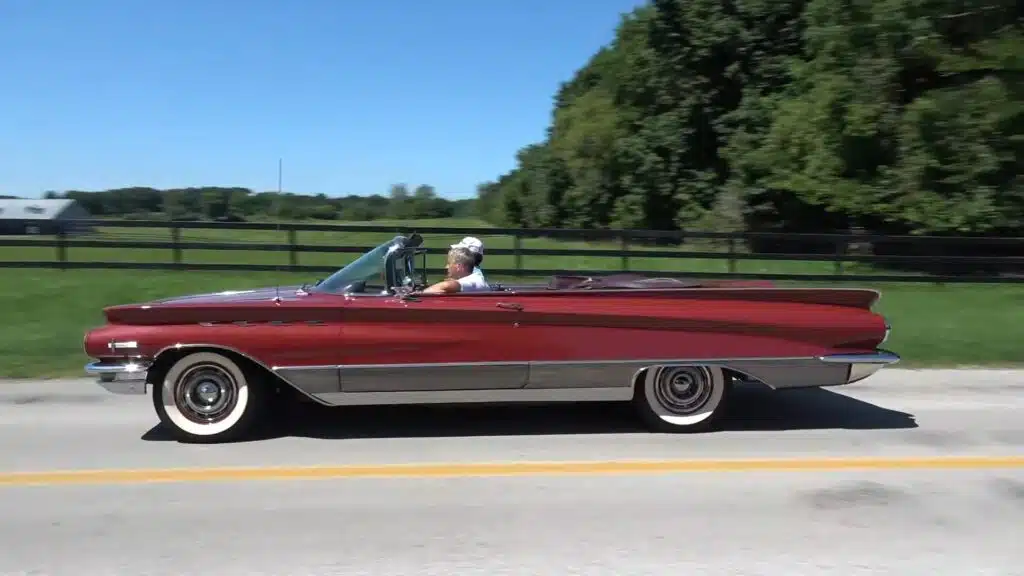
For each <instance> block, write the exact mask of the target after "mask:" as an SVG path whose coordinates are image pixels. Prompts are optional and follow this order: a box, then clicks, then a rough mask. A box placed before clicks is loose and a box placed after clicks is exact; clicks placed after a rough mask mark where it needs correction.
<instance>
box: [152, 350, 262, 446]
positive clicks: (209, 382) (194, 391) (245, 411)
mask: <svg viewBox="0 0 1024 576" xmlns="http://www.w3.org/2000/svg"><path fill="white" fill-rule="evenodd" d="M252 380H253V378H252V371H251V370H247V367H243V366H240V365H239V363H238V362H236V361H235V360H233V359H232V358H230V357H228V356H227V355H224V354H220V353H217V352H205V351H204V352H193V353H191V354H186V355H185V356H183V357H181V358H180V359H178V360H177V361H176V362H174V363H173V364H172V365H171V366H170V368H169V369H168V370H167V373H166V374H165V375H164V377H163V379H162V380H161V381H160V382H159V383H156V385H154V386H153V407H154V408H155V409H156V413H157V416H159V418H160V422H161V423H162V424H163V425H164V426H166V427H167V428H169V429H170V431H171V433H172V434H173V435H174V436H175V438H177V439H178V440H181V441H185V442H204V443H209V442H226V441H232V440H238V439H241V438H242V437H244V436H245V435H246V434H248V433H249V432H251V431H252V429H253V428H254V426H255V425H256V424H257V421H258V419H259V416H260V415H261V413H262V412H263V408H264V407H265V405H266V402H267V391H266V389H265V388H266V387H265V386H261V385H260V384H261V383H260V382H255V383H254V382H253V381H252Z"/></svg>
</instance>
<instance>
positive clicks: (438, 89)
mask: <svg viewBox="0 0 1024 576" xmlns="http://www.w3.org/2000/svg"><path fill="white" fill-rule="evenodd" d="M638 3H639V1H638V0H586V1H583V0H579V1H569V0H475V1H471V0H433V1H422V0H421V1H414V0H377V1H376V2H357V1H355V0H334V1H331V0H290V1H287V0H2V2H0V194H10V195H16V196H29V197H36V196H39V195H40V194H42V193H43V192H44V191H45V190H65V189H80V190H81V189H85V190H97V189H105V188H114V187H121V186H133V185H139V186H155V187H161V188H167V187H178V186H201V185H240V186H247V187H251V188H254V189H257V190H269V189H274V188H276V186H277V161H278V158H279V157H281V158H283V161H284V188H285V189H286V190H288V191H294V192H301V193H320V192H322V193H325V194H328V195H331V196H334V195H338V194H372V193H386V192H387V189H388V187H389V186H390V185H391V184H392V183H396V182H406V183H408V184H410V185H411V186H414V185H416V184H420V183H426V184H431V185H433V186H435V187H436V188H437V190H438V192H439V193H440V194H442V195H444V196H448V197H453V198H457V197H467V196H471V195H473V194H474V191H475V186H476V184H477V183H479V182H481V181H484V180H488V179H493V178H495V177H497V176H498V175H499V174H500V173H501V172H504V171H506V170H508V169H510V168H511V167H512V166H513V163H514V154H515V151H516V150H517V149H518V148H519V147H521V146H523V145H525V144H527V143H530V142H533V141H536V140H538V139H540V138H542V137H543V133H544V129H545V127H546V126H547V123H548V119H549V114H550V112H551V102H552V100H551V98H552V96H553V94H554V92H555V90H556V89H557V86H558V83H559V82H561V81H564V80H568V79H569V78H570V76H571V74H572V73H573V71H575V70H576V69H578V68H579V67H580V66H582V65H583V64H584V63H585V62H586V60H587V58H589V57H590V56H591V55H592V54H593V53H594V52H595V51H596V50H597V49H598V48H599V47H600V46H601V45H602V44H605V43H606V42H608V41H609V40H611V38H612V35H613V32H614V27H615V25H616V24H617V22H618V20H619V18H620V14H622V13H624V12H627V11H629V10H630V9H632V8H633V7H634V6H635V5H637V4H638Z"/></svg>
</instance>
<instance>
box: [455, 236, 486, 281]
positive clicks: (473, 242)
mask: <svg viewBox="0 0 1024 576" xmlns="http://www.w3.org/2000/svg"><path fill="white" fill-rule="evenodd" d="M452 248H465V249H466V250H469V251H470V252H472V253H473V256H475V257H476V262H475V263H474V264H473V266H474V268H473V272H474V273H476V272H480V264H481V263H483V261H484V243H483V242H481V241H480V239H479V238H474V237H472V236H466V237H465V238H463V239H462V240H459V243H458V244H452ZM480 274H481V275H482V274H483V272H480Z"/></svg>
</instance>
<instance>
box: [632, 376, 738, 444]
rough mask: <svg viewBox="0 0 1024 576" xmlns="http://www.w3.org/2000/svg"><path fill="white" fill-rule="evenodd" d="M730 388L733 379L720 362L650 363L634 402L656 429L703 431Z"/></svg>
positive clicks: (712, 421)
mask: <svg viewBox="0 0 1024 576" xmlns="http://www.w3.org/2000/svg"><path fill="white" fill-rule="evenodd" d="M731 392H732V379H731V378H730V377H729V376H728V375H727V374H726V373H725V371H723V370H722V368H721V367H719V366H702V365H680V366H651V367H650V368H648V369H647V370H646V371H645V372H644V374H643V376H642V377H641V378H640V381H639V382H637V390H636V394H635V396H634V402H635V404H636V408H637V411H638V412H639V414H640V417H641V418H643V420H644V422H645V423H646V424H647V425H648V427H650V428H651V429H653V430H655V431H657V432H703V431H706V430H710V429H712V428H713V427H714V426H715V425H716V424H717V422H718V421H719V418H720V417H721V415H722V413H723V412H724V410H725V407H726V405H727V404H728V401H729V397H730V395H731Z"/></svg>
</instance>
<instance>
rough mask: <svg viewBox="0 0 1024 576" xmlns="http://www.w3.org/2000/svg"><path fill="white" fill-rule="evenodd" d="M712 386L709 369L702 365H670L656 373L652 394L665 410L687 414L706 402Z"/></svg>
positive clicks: (712, 380)
mask: <svg viewBox="0 0 1024 576" xmlns="http://www.w3.org/2000/svg"><path fill="white" fill-rule="evenodd" d="M714 386H715V383H714V378H713V376H712V374H711V371H710V370H709V369H707V368H706V367H704V366H670V367H667V368H663V369H662V370H661V371H660V372H659V373H658V375H657V380H656V381H655V382H654V396H655V398H656V399H657V402H658V404H660V405H661V407H662V408H664V409H665V410H666V411H668V412H670V413H672V414H675V415H679V416H688V415H690V414H694V413H696V412H698V411H699V410H701V409H702V408H703V407H704V406H705V405H706V404H707V403H708V401H709V400H710V399H711V397H712V393H713V392H714Z"/></svg>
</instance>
